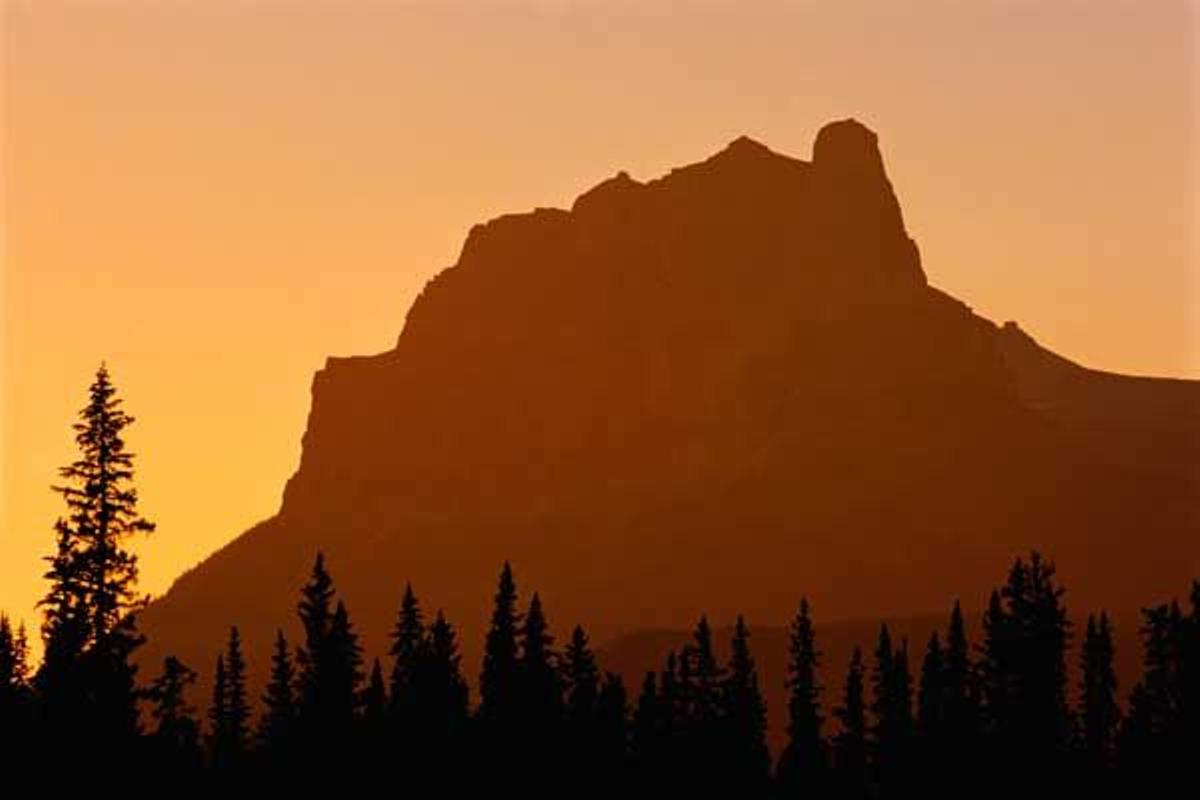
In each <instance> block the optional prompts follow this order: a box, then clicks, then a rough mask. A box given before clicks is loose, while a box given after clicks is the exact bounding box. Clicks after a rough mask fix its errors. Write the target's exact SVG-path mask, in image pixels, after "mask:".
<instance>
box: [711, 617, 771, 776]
mask: <svg viewBox="0 0 1200 800" xmlns="http://www.w3.org/2000/svg"><path fill="white" fill-rule="evenodd" d="M730 652H731V655H730V658H729V667H728V669H727V670H726V671H725V676H724V678H723V679H722V681H721V683H720V704H721V708H720V712H719V713H720V724H721V727H722V737H721V738H722V739H723V740H724V741H723V747H721V752H722V753H723V754H724V757H725V758H726V759H727V760H728V761H729V763H730V769H729V770H728V772H727V775H726V779H727V781H728V782H727V785H728V786H730V787H731V788H737V789H738V790H739V791H740V792H741V793H742V796H744V797H755V796H761V795H763V794H765V792H766V788H767V785H768V781H769V779H770V773H771V762H770V754H769V752H768V750H767V706H766V703H765V702H764V701H763V697H762V693H761V692H760V691H759V686H758V670H757V668H756V667H755V665H754V657H753V656H752V655H751V653H750V631H749V629H748V628H747V627H746V621H745V619H743V618H742V616H741V615H740V614H739V615H738V618H737V623H736V625H735V626H734V632H733V641H732V645H731V648H730Z"/></svg>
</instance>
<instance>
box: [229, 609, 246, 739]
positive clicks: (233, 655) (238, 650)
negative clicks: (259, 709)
mask: <svg viewBox="0 0 1200 800" xmlns="http://www.w3.org/2000/svg"><path fill="white" fill-rule="evenodd" d="M225 711H226V714H227V715H228V717H227V719H228V722H227V727H226V731H227V739H226V748H227V750H226V752H227V755H229V756H230V757H231V758H232V759H233V760H240V759H241V758H242V757H243V756H244V755H245V752H246V743H247V740H248V738H249V728H250V703H249V700H248V698H247V695H246V660H245V658H243V656H242V640H241V636H240V634H239V633H238V629H237V626H234V627H232V628H230V629H229V644H228V646H227V648H226V651H225Z"/></svg>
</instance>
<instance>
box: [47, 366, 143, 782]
mask: <svg viewBox="0 0 1200 800" xmlns="http://www.w3.org/2000/svg"><path fill="white" fill-rule="evenodd" d="M121 406H122V401H121V399H120V398H119V397H117V391H116V387H115V386H114V385H113V383H112V381H111V379H110V377H109V373H108V370H107V369H106V368H105V367H104V366H103V365H101V367H100V369H99V370H98V371H97V372H96V379H95V381H94V382H93V383H92V385H91V387H90V389H89V398H88V403H87V405H86V406H85V407H84V408H83V409H82V410H81V411H80V412H79V421H78V422H76V423H75V425H74V430H75V443H76V445H77V446H78V448H79V457H78V458H77V459H76V460H75V461H73V462H72V463H71V464H69V465H68V466H66V467H63V468H62V469H60V470H59V476H60V477H61V478H62V481H63V482H62V484H61V485H58V486H55V487H53V488H54V491H56V492H57V493H59V494H60V495H61V496H62V497H63V500H64V501H65V503H66V506H67V515H66V516H65V517H64V518H60V519H59V520H58V522H57V523H56V524H55V532H56V552H55V554H54V555H53V556H51V557H49V558H48V559H47V561H48V562H49V563H50V569H49V571H48V572H47V573H46V577H47V579H49V581H50V589H49V591H48V592H47V594H46V596H45V597H44V598H43V600H42V603H41V605H42V607H43V609H44V613H45V623H44V625H43V639H44V642H45V658H44V660H43V666H42V669H41V670H40V671H39V676H38V685H39V690H40V694H41V695H42V697H43V698H44V700H45V703H44V709H45V711H46V712H47V714H48V715H49V717H50V718H51V719H53V720H55V721H54V722H50V723H49V724H50V726H51V728H53V729H55V730H57V731H59V732H61V733H66V731H68V730H69V731H71V736H72V737H75V738H78V737H79V736H80V735H81V734H82V729H84V728H86V729H88V730H90V731H91V732H92V733H90V734H88V735H86V736H83V738H84V739H85V740H86V739H87V738H88V737H89V736H90V737H91V738H92V740H93V742H94V744H93V745H92V746H90V747H84V748H81V749H80V754H81V756H82V757H84V758H90V757H93V756H96V755H97V754H98V753H99V752H100V751H101V750H103V749H104V748H116V747H119V746H121V745H122V742H124V741H126V740H128V739H129V738H130V737H132V736H134V735H136V733H137V731H138V714H137V698H136V691H135V687H134V680H135V673H136V666H135V665H134V664H133V663H132V661H131V656H132V654H133V652H134V650H136V649H137V647H138V646H140V645H141V643H142V641H143V639H142V637H141V635H140V634H139V633H138V631H137V626H136V621H135V618H134V612H136V611H137V610H139V609H140V608H141V607H142V606H143V605H144V599H143V598H142V597H140V596H139V595H138V594H137V591H136V589H137V577H138V567H137V557H136V556H135V555H133V553H131V552H130V550H129V549H128V543H129V540H130V539H131V538H132V537H134V536H135V535H136V534H139V533H150V532H151V531H153V530H154V523H152V522H150V521H148V520H146V519H145V518H143V517H142V516H141V515H140V514H139V512H138V508H137V505H138V493H137V490H136V489H135V488H134V487H133V485H132V483H133V460H134V455H133V454H132V453H130V452H129V451H127V450H126V449H125V439H124V431H125V429H126V428H127V427H128V426H129V425H130V424H132V423H133V421H134V419H133V417H131V416H129V415H128V414H127V413H126V412H125V411H124V409H122V407H121Z"/></svg>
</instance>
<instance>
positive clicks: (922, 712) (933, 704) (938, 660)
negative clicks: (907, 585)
mask: <svg viewBox="0 0 1200 800" xmlns="http://www.w3.org/2000/svg"><path fill="white" fill-rule="evenodd" d="M945 718H946V654H945V651H944V650H943V648H942V641H941V639H940V638H939V637H938V634H937V631H934V632H933V634H932V635H931V636H930V637H929V644H928V645H927V646H926V648H925V658H924V659H923V660H922V661H921V682H920V686H919V688H918V691H917V730H918V732H919V733H920V737H921V743H922V746H923V747H924V748H926V749H937V748H939V747H940V744H941V741H942V739H943V737H944V735H945Z"/></svg>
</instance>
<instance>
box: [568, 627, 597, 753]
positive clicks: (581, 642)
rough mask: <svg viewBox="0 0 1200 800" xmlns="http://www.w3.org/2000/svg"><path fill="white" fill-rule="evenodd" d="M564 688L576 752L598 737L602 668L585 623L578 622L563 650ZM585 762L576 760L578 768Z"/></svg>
mask: <svg viewBox="0 0 1200 800" xmlns="http://www.w3.org/2000/svg"><path fill="white" fill-rule="evenodd" d="M562 678H563V688H564V697H565V704H566V724H567V735H568V737H569V739H570V743H571V748H572V750H573V751H574V752H575V753H576V754H577V755H582V754H587V753H589V751H592V750H593V749H594V748H595V747H596V746H597V739H598V737H599V730H598V729H599V724H598V723H599V720H598V717H599V708H598V706H599V701H600V670H599V669H598V668H597V666H596V657H595V655H593V653H592V650H591V647H590V646H589V645H588V638H587V634H586V633H585V632H584V630H583V627H582V626H579V625H576V626H575V630H573V631H572V632H571V641H570V643H569V644H568V645H567V649H566V651H565V652H564V653H563V674H562ZM581 766H582V764H576V768H579V767H581Z"/></svg>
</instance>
